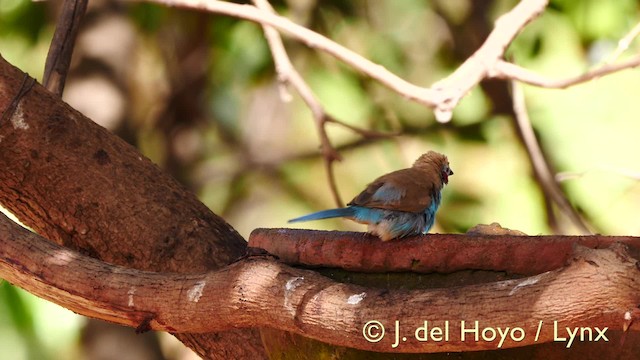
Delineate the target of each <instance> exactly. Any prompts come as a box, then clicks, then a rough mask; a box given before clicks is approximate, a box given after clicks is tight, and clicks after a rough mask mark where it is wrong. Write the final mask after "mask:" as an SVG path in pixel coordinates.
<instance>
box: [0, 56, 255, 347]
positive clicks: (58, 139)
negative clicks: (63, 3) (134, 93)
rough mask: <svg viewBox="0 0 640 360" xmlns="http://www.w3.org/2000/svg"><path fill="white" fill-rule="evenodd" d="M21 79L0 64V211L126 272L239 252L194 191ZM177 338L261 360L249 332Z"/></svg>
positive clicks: (182, 269) (223, 258) (183, 268)
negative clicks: (4, 211)
mask: <svg viewBox="0 0 640 360" xmlns="http://www.w3.org/2000/svg"><path fill="white" fill-rule="evenodd" d="M25 76H26V74H24V73H23V72H22V71H20V70H19V69H17V68H15V67H13V66H11V65H10V64H8V63H7V62H6V61H5V60H4V59H2V58H1V57H0V112H1V113H2V116H0V154H2V156H0V168H1V169H2V171H0V204H2V206H3V207H5V208H6V209H8V210H9V211H11V212H12V213H13V214H14V215H16V216H17V217H18V219H20V221H21V222H23V223H24V224H26V225H27V226H29V227H31V228H32V229H34V230H36V231H37V232H38V233H39V234H41V235H43V236H46V237H47V238H48V239H50V240H51V241H55V242H56V243H58V244H62V245H64V246H66V247H68V248H69V249H73V250H77V251H80V252H82V253H83V254H86V255H90V256H92V257H95V258H98V259H101V260H104V261H108V262H110V263H113V264H118V265H122V266H127V267H129V268H136V269H145V270H153V271H171V272H179V273H189V272H203V271H207V270H211V269H217V268H220V267H222V266H225V265H226V264H228V263H229V262H231V261H233V260H235V259H237V258H238V257H240V256H242V255H243V254H244V252H245V249H246V242H245V240H244V239H243V238H242V237H241V236H240V235H239V234H238V233H237V232H236V231H235V230H234V229H233V228H232V227H231V226H229V224H227V223H226V222H225V221H224V219H222V218H220V217H218V216H216V215H215V214H213V213H212V212H211V210H209V209H208V208H207V207H206V206H205V205H204V204H202V203H201V202H200V201H199V200H198V199H197V197H196V196H195V195H194V194H193V193H191V192H189V191H188V190H187V189H185V188H184V187H183V186H182V185H180V184H179V183H178V182H177V181H176V180H175V179H173V178H171V177H170V176H168V175H167V174H165V173H164V172H163V171H162V170H161V169H160V168H158V166H156V165H154V164H153V163H152V162H151V161H149V159H147V158H145V157H144V156H142V155H141V154H140V153H139V152H138V151H137V150H136V149H134V148H133V147H132V146H130V145H129V144H127V143H125V142H124V141H122V139H120V138H118V137H116V136H115V135H112V134H110V133H109V132H108V131H107V130H106V129H104V128H102V127H100V126H98V125H96V124H95V123H94V122H92V121H91V120H89V119H87V118H86V117H84V116H83V115H82V114H80V113H79V112H77V111H76V110H74V109H72V108H71V107H69V106H68V105H67V104H65V103H63V102H62V101H61V100H60V98H59V97H58V96H56V95H54V94H52V93H51V92H49V91H47V90H46V89H44V88H43V87H42V86H40V85H38V84H35V85H33V82H32V81H31V80H28V81H27V82H26V83H25V79H29V78H25ZM31 85H33V86H31ZM27 89H28V91H27ZM178 337H179V338H180V339H181V340H183V342H185V343H186V344H187V345H188V346H190V347H191V348H193V349H195V350H196V351H197V352H198V354H199V355H200V356H202V357H205V358H219V359H227V358H229V357H230V356H231V357H238V358H241V357H247V358H264V357H265V355H264V352H263V349H262V345H261V343H260V338H259V334H258V333H257V331H255V330H242V331H240V330H232V331H230V332H228V333H223V334H212V336H208V335H204V334H202V335H197V336H191V335H189V334H180V335H178ZM238 339H242V341H241V342H240V343H239V342H238Z"/></svg>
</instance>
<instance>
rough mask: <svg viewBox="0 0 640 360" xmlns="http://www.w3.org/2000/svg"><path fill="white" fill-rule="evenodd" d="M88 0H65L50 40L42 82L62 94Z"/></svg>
mask: <svg viewBox="0 0 640 360" xmlns="http://www.w3.org/2000/svg"><path fill="white" fill-rule="evenodd" d="M87 2H88V0H65V1H64V4H63V5H62V11H61V12H60V18H59V20H58V23H57V25H56V31H55V33H54V34H53V39H52V40H51V46H50V47H49V53H48V54H47V61H46V63H45V66H44V76H43V78H42V83H43V85H44V87H45V88H47V90H49V91H51V92H52V93H54V94H56V95H58V96H62V91H63V90H64V84H65V81H66V78H67V73H68V72H69V66H70V65H71V55H72V54H73V46H74V45H75V41H76V36H77V35H78V29H79V28H80V22H81V20H82V17H83V16H84V13H85V11H86V10H87Z"/></svg>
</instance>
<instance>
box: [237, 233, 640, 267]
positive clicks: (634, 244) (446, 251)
mask: <svg viewBox="0 0 640 360" xmlns="http://www.w3.org/2000/svg"><path fill="white" fill-rule="evenodd" d="M614 243H624V244H626V245H627V246H629V247H630V248H631V249H634V251H637V252H640V238H638V237H633V236H601V235H598V236H558V235H552V236H526V235H510V236H495V235H485V234H472V233H471V234H428V235H425V236H415V237H410V238H406V239H402V240H399V241H388V242H380V239H378V238H377V237H375V236H372V235H365V234H360V233H353V232H342V231H331V232H327V231H313V230H301V229H256V230H254V231H253V232H252V233H251V236H250V237H249V246H251V247H256V248H262V249H264V250H266V251H268V252H269V253H271V254H273V255H275V256H277V257H278V258H279V259H281V260H282V261H284V262H286V263H287V264H292V265H304V266H313V267H315V266H322V267H328V268H342V269H346V270H353V271H363V272H368V273H369V272H395V271H410V272H416V273H431V272H438V273H452V272H455V271H461V270H466V269H474V270H493V271H506V272H508V273H514V274H521V275H536V274H540V273H543V272H545V271H550V270H554V269H557V268H560V267H562V266H563V265H564V264H566V263H567V261H569V259H570V258H571V256H572V254H573V248H574V247H575V246H577V245H579V246H583V247H589V248H594V249H597V248H604V247H609V246H611V245H612V244H614ZM488 249H491V250H490V251H488Z"/></svg>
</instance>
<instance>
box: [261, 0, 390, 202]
mask: <svg viewBox="0 0 640 360" xmlns="http://www.w3.org/2000/svg"><path fill="white" fill-rule="evenodd" d="M253 3H254V4H255V6H256V7H257V8H258V9H260V10H263V11H265V12H268V13H270V14H275V11H274V9H273V7H272V6H271V4H269V2H268V1H267V0H253ZM262 28H263V30H264V34H265V37H266V39H267V42H268V44H269V48H270V49H271V54H272V55H273V60H274V63H275V66H276V72H277V73H278V80H279V81H280V86H281V87H280V93H281V94H282V95H283V99H284V100H286V98H287V97H290V94H289V92H288V91H287V89H286V85H287V84H290V85H291V86H293V88H294V89H295V90H296V91H297V92H298V94H300V97H301V98H302V100H303V101H304V102H305V104H307V106H308V107H309V109H310V110H311V114H312V115H313V119H314V120H315V122H316V128H317V130H318V135H319V137H320V146H321V153H322V155H323V158H324V162H325V167H326V169H327V171H326V174H327V177H328V182H329V186H330V188H331V193H332V194H333V198H334V201H335V203H336V206H338V207H342V206H344V203H343V202H342V199H341V197H340V193H339V191H338V186H337V181H336V179H335V176H334V171H333V163H334V161H336V160H341V156H340V154H339V153H338V152H337V150H336V149H335V147H334V146H333V145H332V144H331V139H329V135H328V134H327V128H326V125H327V124H328V123H334V124H338V125H340V126H343V127H345V128H347V129H349V130H351V131H353V132H355V133H357V134H360V135H361V136H363V137H388V136H391V135H388V134H381V133H378V132H375V131H370V130H364V129H360V128H358V127H355V126H352V125H349V124H347V123H344V122H342V121H340V120H337V119H335V118H334V117H333V116H331V115H329V114H328V113H327V111H326V110H325V108H324V106H323V105H322V104H321V103H320V101H319V100H318V98H317V97H316V96H315V94H314V93H313V90H311V87H309V85H308V84H307V83H306V82H305V81H304V79H303V78H302V76H300V73H298V71H297V70H296V69H295V67H294V66H293V64H292V63H291V60H290V59H289V56H288V55H287V51H286V49H285V47H284V44H283V43H282V38H281V37H280V33H278V31H277V30H276V29H274V28H273V27H272V26H269V25H264V24H263V25H262Z"/></svg>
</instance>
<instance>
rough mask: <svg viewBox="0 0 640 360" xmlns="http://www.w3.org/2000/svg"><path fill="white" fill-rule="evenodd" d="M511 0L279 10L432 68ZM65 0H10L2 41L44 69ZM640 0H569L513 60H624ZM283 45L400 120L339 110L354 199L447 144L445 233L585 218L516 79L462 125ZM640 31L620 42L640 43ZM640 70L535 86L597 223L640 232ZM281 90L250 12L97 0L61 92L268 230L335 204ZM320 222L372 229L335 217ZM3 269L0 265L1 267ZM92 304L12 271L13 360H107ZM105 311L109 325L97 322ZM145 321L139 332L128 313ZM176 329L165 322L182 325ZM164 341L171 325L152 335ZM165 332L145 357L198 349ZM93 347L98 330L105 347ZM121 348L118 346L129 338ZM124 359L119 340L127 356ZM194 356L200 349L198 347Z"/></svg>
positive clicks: (330, 1) (544, 119)
mask: <svg viewBox="0 0 640 360" xmlns="http://www.w3.org/2000/svg"><path fill="white" fill-rule="evenodd" d="M516 3H517V1H514V0H492V1H489V0H487V1H472V0H439V1H420V0H400V1H395V0H380V1H367V0H357V1H349V2H345V1H340V0H324V1H314V0H288V1H274V2H273V3H272V4H273V5H274V7H275V8H276V10H277V11H278V12H279V13H280V14H283V15H286V16H288V17H290V18H291V19H292V20H294V21H295V22H297V23H299V24H302V25H304V26H307V27H309V28H311V29H313V30H315V31H317V32H320V33H322V34H324V35H326V36H327V37H329V38H331V39H333V40H335V41H337V42H338V43H341V44H343V45H345V46H347V47H349V48H351V49H352V50H354V51H356V52H358V53H360V54H362V55H364V56H365V57H367V58H369V59H371V60H373V61H375V62H377V63H380V64H382V65H383V66H385V67H386V68H387V69H389V70H391V71H393V72H395V73H396V74H398V75H400V76H402V77H404V78H405V79H407V80H409V81H411V82H413V83H415V84H419V85H425V86H428V85H430V84H432V83H434V82H435V81H437V80H440V79H441V78H443V77H445V76H446V75H447V74H449V73H450V72H452V71H453V70H454V69H455V68H456V67H457V66H458V65H459V64H460V63H461V62H462V61H464V60H465V59H466V58H467V57H468V56H469V55H470V54H472V53H473V52H474V51H475V50H476V49H477V48H478V46H479V45H480V44H481V43H482V41H484V39H485V38H486V36H487V34H488V33H489V32H490V31H491V29H492V27H493V21H494V20H495V19H496V17H497V16H499V15H500V14H502V13H504V12H505V11H508V10H509V9H511V8H512V7H513V6H514V5H515V4H516ZM60 4H61V2H54V1H49V2H32V1H29V0H1V1H0V54H1V55H2V56H3V57H4V58H5V59H7V60H8V61H9V62H11V63H12V64H14V65H15V66H17V67H19V68H21V69H22V70H24V71H26V72H28V73H29V74H30V75H31V76H35V77H36V78H37V79H41V78H42V72H43V69H44V61H45V57H46V53H47V50H48V46H49V43H50V41H51V38H52V34H53V30H54V28H55V22H56V17H57V14H58V11H59V6H60ZM639 15H640V12H639V3H638V1H633V0H618V1H598V0H578V1H574V0H554V1H551V4H550V6H549V8H548V9H547V11H546V12H545V13H544V14H543V15H542V16H541V17H540V18H539V19H537V20H535V21H534V22H533V23H531V24H530V25H529V26H528V27H527V28H526V29H525V30H524V32H523V33H522V34H521V35H520V36H519V37H518V38H517V39H516V41H515V42H514V43H513V44H512V46H511V47H510V48H509V50H508V57H509V58H510V59H513V60H514V61H515V62H517V63H518V64H520V65H523V66H525V67H527V68H529V69H531V70H534V71H537V72H540V73H543V74H545V75H548V76H551V77H556V78H564V77H569V76H573V75H578V74H580V73H582V72H584V71H586V70H587V69H589V68H591V67H593V66H597V65H598V64H601V63H603V62H604V61H607V60H609V57H610V55H611V53H612V52H613V51H614V50H615V48H616V46H617V43H618V41H619V39H620V38H622V37H623V36H624V35H625V34H627V33H628V32H629V31H630V30H631V29H632V28H633V27H634V26H635V25H636V24H637V23H638V21H639V20H640V16H639ZM285 43H286V46H287V50H288V52H289V55H290V56H291V59H292V61H293V63H294V65H295V66H296V68H297V70H298V71H300V72H301V74H302V76H303V77H304V79H305V80H306V81H307V82H308V83H309V85H310V86H311V88H312V89H313V90H314V91H315V92H316V94H317V96H318V97H319V99H320V100H321V101H322V104H323V105H324V106H325V107H326V109H327V111H328V112H329V113H330V114H331V115H333V116H334V117H335V118H337V119H339V120H341V121H343V122H346V123H348V124H351V125H354V126H358V127H361V128H366V129H371V130H376V131H380V132H389V133H400V135H398V136H393V137H389V138H383V139H365V138H362V137H361V136H360V135H358V134H355V133H353V132H351V131H348V130H345V129H344V128H342V127H340V126H333V125H332V124H330V125H329V135H330V138H331V140H332V142H333V144H334V145H335V146H336V147H337V148H338V149H339V151H340V153H341V155H342V156H343V157H344V160H343V161H342V162H339V163H337V165H336V169H335V171H336V176H337V180H338V187H339V190H340V194H341V196H342V198H343V199H344V200H346V201H348V200H350V199H351V198H352V197H353V196H354V195H356V194H357V193H358V192H359V191H360V190H361V189H362V188H363V187H364V186H365V185H366V184H367V183H368V182H370V181H371V180H373V179H374V178H375V177H377V176H379V175H381V174H383V173H386V172H389V171H392V170H396V169H399V168H402V167H407V166H409V165H410V164H411V163H412V162H413V161H414V159H415V158H417V157H418V156H419V155H420V154H421V153H423V152H426V151H427V150H431V149H433V150H437V151H440V152H443V153H445V154H447V155H448V157H449V160H450V163H451V166H452V168H453V170H454V171H455V175H454V176H453V177H452V178H451V181H450V183H449V186H448V187H447V188H445V190H444V193H443V202H442V206H441V208H440V211H439V213H438V216H437V223H436V226H435V228H434V231H435V232H465V231H467V230H468V229H469V228H470V227H471V226H473V225H475V224H478V223H491V222H499V223H500V224H501V225H502V226H505V227H508V228H513V229H518V230H521V231H524V232H526V233H528V234H550V233H554V232H559V233H567V234H573V233H576V231H577V230H576V228H575V227H574V225H572V224H571V223H570V222H569V221H568V220H567V219H566V217H565V216H564V215H563V214H561V213H560V212H559V211H558V210H557V209H556V208H555V207H554V206H553V205H550V203H549V201H548V199H547V197H546V196H545V194H544V192H543V191H542V190H541V187H540V186H539V184H538V182H537V180H536V178H535V177H534V176H533V172H532V167H531V165H530V162H529V159H528V156H527V152H526V149H525V148H524V146H523V145H522V141H521V140H520V137H519V135H518V132H517V131H516V127H515V122H514V119H513V113H512V110H511V109H512V102H511V99H510V97H509V88H508V86H507V84H506V83H505V82H503V81H488V82H485V83H483V84H482V86H481V87H478V88H476V89H474V90H473V91H472V92H471V93H470V94H469V95H468V96H467V97H466V98H465V99H464V100H463V102H462V103H461V104H460V106H459V107H458V108H457V109H456V110H455V112H454V114H453V119H452V121H451V122H450V123H447V124H440V123H438V122H436V121H435V118H434V116H433V112H432V111H431V110H430V109H428V108H425V107H422V106H420V105H418V104H415V103H412V102H410V101H408V100H406V99H404V98H402V97H401V96H399V95H397V94H395V93H393V92H391V91H389V90H388V89H386V88H385V87H383V86H381V85H380V84H378V83H376V82H375V81H372V80H371V79H368V78H365V77H363V76H361V74H359V73H358V72H357V71H354V70H353V69H351V68H349V67H347V66H345V65H343V64H341V63H340V62H338V61H336V60H335V59H333V58H331V57H330V56H328V55H326V54H322V53H318V52H316V51H314V50H312V49H309V48H307V47H305V46H304V45H302V44H300V43H297V42H295V41H290V40H287V39H286V37H285ZM637 51H638V45H637V42H633V43H632V44H631V47H630V49H629V50H628V51H627V52H626V53H625V54H623V56H622V58H624V57H625V56H628V55H629V54H634V53H637ZM638 93H640V73H639V72H638V71H635V70H627V71H624V72H621V73H618V74H614V75H609V76H606V77H604V78H602V79H599V80H597V81H593V82H590V83H587V84H584V85H580V86H576V87H572V88H569V89H565V90H550V89H541V88H535V87H525V95H526V100H527V105H528V110H529V115H530V117H531V122H532V125H533V127H534V129H535V132H536V134H537V136H538V140H539V142H540V144H541V146H542V149H543V152H544V153H545V155H546V157H547V158H548V160H549V162H550V164H551V165H552V167H553V168H554V171H555V172H556V173H557V174H559V176H558V180H560V181H561V182H560V185H561V187H562V189H563V190H564V191H565V193H566V194H567V197H568V199H569V201H570V202H571V204H572V205H573V206H574V207H575V209H576V210H577V211H578V213H579V214H581V216H582V217H583V218H584V220H585V222H586V223H587V224H588V225H589V227H590V229H591V230H592V231H593V232H598V233H603V234H612V235H638V234H639V233H640V223H639V222H637V221H636V220H635V219H636V217H637V214H638V213H639V210H640V209H639V206H640V205H639V204H640V187H639V186H638V181H637V179H638V178H640V164H639V163H638V160H637V158H638V155H637V154H639V153H640V141H638V139H637V138H638V134H640V121H637V119H636V116H637V114H638V112H639V110H640V101H638V100H637V98H636V96H637V94H638ZM290 94H291V96H290V98H288V97H287V96H283V93H282V92H281V89H280V88H279V85H278V83H277V77H276V74H275V72H274V66H273V60H272V58H271V54H270V52H269V48H268V46H267V44H266V42H265V40H264V37H263V34H262V29H261V28H260V27H259V26H257V25H255V24H253V23H248V22H245V21H238V20H236V19H232V18H227V17H221V16H214V15H209V14H204V13H198V12H193V11H186V10H178V9H173V8H171V9H169V8H163V7H159V6H154V5H150V4H144V3H123V2H119V1H111V0H92V1H90V4H89V10H88V13H87V15H86V17H85V20H84V25H83V29H82V30H81V33H80V34H79V37H78V41H77V46H76V50H75V53H74V60H73V64H72V72H71V74H70V77H69V78H68V81H67V87H66V89H65V95H64V99H65V101H67V102H69V103H70V104H71V105H72V106H74V107H75V108H77V109H79V110H80V111H82V112H83V113H85V114H86V115H87V116H89V117H90V118H91V119H93V120H94V121H96V122H98V123H100V124H101V125H103V126H105V127H107V128H108V129H110V130H111V131H113V132H114V133H116V134H118V135H119V136H121V137H122V138H124V139H125V140H126V141H128V142H130V143H131V144H132V145H134V146H136V147H137V148H138V149H140V150H141V151H142V152H143V153H144V154H145V155H147V156H148V157H149V158H151V159H152V160H153V161H155V162H156V163H157V164H159V165H160V166H161V167H163V168H164V169H165V170H166V171H167V172H169V173H171V174H172V175H173V176H174V177H176V178H177V179H178V180H179V181H181V182H182V183H183V184H185V185H186V186H187V187H189V188H191V189H192V190H193V191H194V192H195V193H197V194H198V195H199V196H200V198H201V199H202V201H203V202H204V203H205V204H206V205H208V206H209V207H210V208H211V209H212V210H213V211H214V212H215V213H217V214H219V215H221V216H223V217H224V218H225V219H226V220H227V221H228V222H229V223H230V224H231V225H233V226H234V227H235V228H236V229H237V230H238V231H239V232H240V233H241V234H242V235H243V236H245V238H246V237H248V236H249V233H250V232H251V230H252V229H254V228H257V227H285V226H288V225H287V223H286V221H287V219H290V218H293V217H295V216H299V215H302V214H304V213H308V212H312V211H316V210H320V209H324V208H329V207H334V206H335V204H334V203H333V200H332V199H333V197H332V196H331V193H330V190H329V186H328V183H327V180H326V179H327V178H326V174H325V170H324V165H323V162H322V157H321V155H320V152H319V140H318V134H317V132H316V128H315V124H314V122H313V119H312V116H311V113H310V111H309V110H308V108H306V106H305V105H304V103H303V102H302V101H301V99H300V98H299V97H298V96H297V94H295V91H294V90H291V91H290ZM303 226H305V227H309V228H318V229H344V230H357V231H362V230H363V226H361V225H358V224H353V223H350V222H348V221H343V220H335V221H323V222H314V223H306V224H304V225H303ZM0 281H1V280H0ZM86 324H87V322H86V320H85V319H83V318H80V317H78V316H76V315H74V314H71V313H70V312H68V311H66V310H64V309H60V308H59V307H57V306H55V305H52V304H49V303H47V302H45V301H42V300H39V299H36V298H34V297H33V296H30V295H29V294H27V293H25V292H23V291H21V290H19V289H16V288H14V287H12V286H10V285H9V284H8V283H6V282H1V283H0V353H1V354H2V358H5V356H6V358H7V359H8V358H11V359H97V358H108V357H99V356H100V355H98V354H99V352H98V350H96V349H95V348H93V350H92V348H91V347H90V346H94V347H96V346H97V347H98V348H99V346H98V345H96V344H104V343H105V342H107V341H108V340H105V338H104V335H102V337H101V338H100V337H99V339H100V340H99V341H94V340H92V339H94V338H93V337H92V336H96V335H95V334H93V335H92V332H93V333H98V334H105V333H107V332H106V331H102V330H95V326H94V330H91V329H92V327H91V326H89V325H86ZM96 326H97V325H96ZM125 331H128V332H126V334H127V335H126V336H129V337H133V336H135V335H133V330H131V329H126V330H125ZM169 338H170V337H169V336H167V337H163V339H165V340H166V339H169ZM154 339H155V338H154ZM165 340H162V341H160V342H159V343H157V342H155V343H154V341H155V340H151V343H152V344H151V345H150V346H151V348H152V349H153V350H152V351H150V352H148V353H146V355H141V354H138V353H135V354H136V356H135V357H132V358H136V359H144V358H149V359H153V358H158V359H162V358H169V359H178V358H185V357H188V356H189V355H188V353H187V352H185V351H183V350H182V349H181V348H180V347H175V345H171V344H167V341H165ZM92 344H93V345H92ZM119 350H122V349H119ZM118 354H119V355H118V357H117V358H119V359H123V358H124V357H122V356H123V355H122V354H123V353H122V352H119V353H118ZM185 354H187V355H185Z"/></svg>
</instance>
